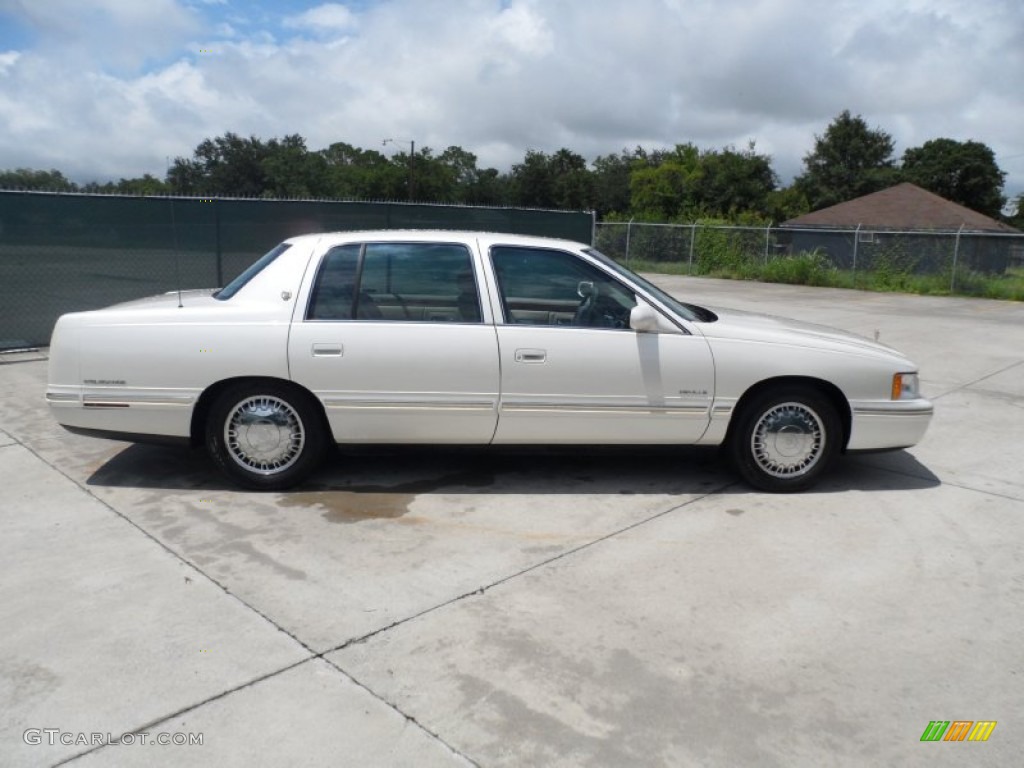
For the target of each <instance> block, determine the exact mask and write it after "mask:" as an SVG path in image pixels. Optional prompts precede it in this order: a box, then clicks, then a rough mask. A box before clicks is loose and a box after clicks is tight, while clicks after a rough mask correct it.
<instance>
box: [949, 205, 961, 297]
mask: <svg viewBox="0 0 1024 768" xmlns="http://www.w3.org/2000/svg"><path fill="white" fill-rule="evenodd" d="M963 231H964V225H963V223H962V222H961V224H960V229H958V230H957V231H956V241H955V245H954V246H953V273H952V274H951V275H950V276H949V292H950V293H955V292H956V265H957V262H958V261H959V260H960V233H961V232H963Z"/></svg>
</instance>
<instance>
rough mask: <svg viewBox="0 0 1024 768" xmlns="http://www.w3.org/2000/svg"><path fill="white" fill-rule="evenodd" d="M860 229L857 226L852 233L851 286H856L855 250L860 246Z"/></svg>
mask: <svg viewBox="0 0 1024 768" xmlns="http://www.w3.org/2000/svg"><path fill="white" fill-rule="evenodd" d="M860 227H861V225H860V224H858V225H857V229H856V230H855V231H854V233H853V284H854V285H856V284H857V248H858V246H859V245H860Z"/></svg>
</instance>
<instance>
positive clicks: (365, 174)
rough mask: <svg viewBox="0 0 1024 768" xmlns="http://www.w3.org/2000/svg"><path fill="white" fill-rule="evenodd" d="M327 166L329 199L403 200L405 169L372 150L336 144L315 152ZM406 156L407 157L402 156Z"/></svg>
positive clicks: (406, 173)
mask: <svg viewBox="0 0 1024 768" xmlns="http://www.w3.org/2000/svg"><path fill="white" fill-rule="evenodd" d="M318 154H319V155H320V156H321V157H322V158H323V161H324V163H325V164H326V167H327V188H328V195H329V196H330V197H338V198H352V199H363V200H399V199H404V197H405V194H406V184H407V182H408V166H407V165H405V166H402V167H399V165H398V164H397V163H393V162H392V161H391V160H389V159H388V158H387V157H386V156H385V155H383V154H381V153H380V152H377V151H376V150H373V149H360V148H358V147H354V146H352V145H351V144H346V143H345V142H340V141H339V142H336V143H334V144H331V145H330V146H329V147H327V149H321V150H320V152H319V153H318ZM406 157H408V156H406Z"/></svg>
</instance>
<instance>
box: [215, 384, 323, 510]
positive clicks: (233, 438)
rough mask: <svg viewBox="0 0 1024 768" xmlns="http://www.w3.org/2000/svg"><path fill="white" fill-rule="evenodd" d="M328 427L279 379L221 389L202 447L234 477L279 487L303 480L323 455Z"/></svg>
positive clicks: (245, 483) (298, 393) (304, 398)
mask: <svg viewBox="0 0 1024 768" xmlns="http://www.w3.org/2000/svg"><path fill="white" fill-rule="evenodd" d="M326 445H327V436H326V429H325V428H324V426H323V420H322V419H321V418H320V414H319V413H318V411H317V409H316V407H315V406H314V405H313V403H312V402H311V401H310V398H309V396H308V395H306V394H305V393H303V392H301V391H299V390H297V389H296V388H294V387H290V386H288V385H286V384H282V383H279V382H272V381H267V382H257V381H253V382H243V383H239V384H236V385H234V386H231V387H228V388H227V389H225V390H224V391H223V392H222V393H221V394H220V395H219V396H218V397H217V399H216V400H215V401H214V403H213V406H212V407H211V408H210V414H209V418H208V419H207V422H206V446H207V449H208V450H209V452H210V455H211V456H212V457H213V460H214V461H215V462H216V463H217V465H218V466H219V467H220V468H221V470H222V471H223V472H224V473H225V474H226V475H227V476H228V477H229V478H231V479H232V480H233V481H234V482H236V483H238V484H239V485H242V486H244V487H246V488H252V489H255V490H260V491H278V490H284V489H285V488H290V487H292V486H293V485H296V484H297V483H300V482H302V481H303V480H304V479H305V478H306V477H308V476H309V474H310V473H311V472H313V471H314V470H315V469H316V468H317V466H318V465H319V463H320V461H321V460H322V458H323V455H324V452H325V449H326Z"/></svg>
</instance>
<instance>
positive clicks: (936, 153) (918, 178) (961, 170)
mask: <svg viewBox="0 0 1024 768" xmlns="http://www.w3.org/2000/svg"><path fill="white" fill-rule="evenodd" d="M902 170H903V178H904V180H906V181H909V182H911V183H913V184H917V185H918V186H919V187H923V188H924V189H927V190H928V191H929V192H934V193H935V194H937V195H941V196H942V197H944V198H946V199H947V200H952V201H953V202H955V203H960V205H963V206H966V207H968V208H970V209H972V210H975V211H978V212H979V213H984V214H985V215H986V216H991V217H993V218H998V217H999V215H1000V214H1001V212H1002V210H1003V206H1004V205H1006V198H1005V197H1003V182H1004V181H1005V180H1006V174H1005V173H1004V172H1003V171H1002V170H1001V169H1000V168H999V166H998V165H997V164H996V156H995V154H994V153H993V152H992V150H991V149H989V148H988V147H987V146H986V145H985V144H982V143H981V142H978V141H963V142H961V141H956V140H955V139H932V140H931V141H926V142H925V143H924V144H923V145H921V146H920V147H913V148H912V149H908V150H907V151H906V152H904V153H903V169H902Z"/></svg>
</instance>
